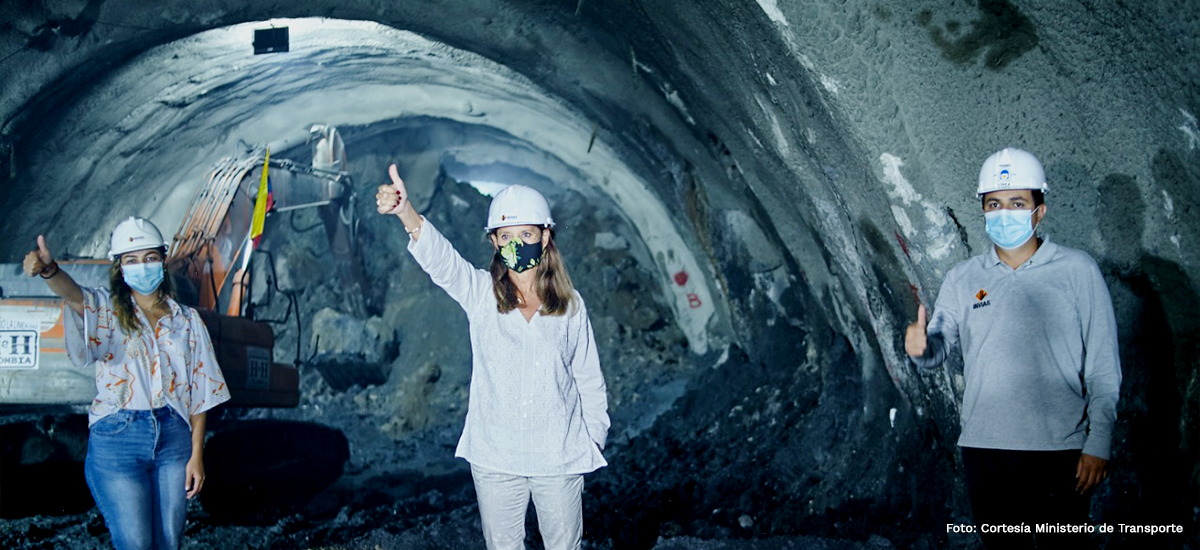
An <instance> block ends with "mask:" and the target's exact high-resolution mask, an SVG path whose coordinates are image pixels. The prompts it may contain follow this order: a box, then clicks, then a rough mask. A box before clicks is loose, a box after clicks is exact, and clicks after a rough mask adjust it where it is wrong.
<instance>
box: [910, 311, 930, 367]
mask: <svg viewBox="0 0 1200 550" xmlns="http://www.w3.org/2000/svg"><path fill="white" fill-rule="evenodd" d="M928 342H929V341H928V338H927V335H926V319H925V306H924V305H921V306H920V307H918V308H917V322H915V323H913V324H911V325H908V330H907V331H906V332H905V333H904V351H905V352H906V353H908V355H909V356H911V357H920V356H922V355H925V348H926V347H927V345H928Z"/></svg>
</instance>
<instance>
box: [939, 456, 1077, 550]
mask: <svg viewBox="0 0 1200 550" xmlns="http://www.w3.org/2000/svg"><path fill="white" fill-rule="evenodd" d="M961 449H962V457H963V468H964V469H965V470H966V475H967V492H968V493H969V494H970V497H971V510H972V511H973V512H974V515H975V526H976V527H977V528H978V529H979V537H980V538H981V539H983V544H984V546H986V547H987V549H988V550H1000V549H1007V548H1020V549H1023V550H1027V549H1030V548H1038V549H1046V548H1071V549H1074V548H1090V547H1091V539H1092V536H1091V535H1090V534H1086V533H1085V534H1054V533H1037V530H1038V525H1039V524H1043V525H1044V524H1049V525H1055V526H1058V525H1085V524H1087V523H1088V508H1089V506H1090V503H1091V499H1092V497H1091V492H1090V491H1089V492H1088V493H1087V494H1083V495H1081V494H1079V493H1078V492H1076V491H1075V485H1076V483H1077V482H1078V480H1077V479H1075V468H1076V466H1077V465H1078V463H1079V454H1080V451H1078V450H1072V451H1009V450H1005V449H979V448H973V447H961ZM1001 526H1003V527H1001ZM1022 526H1024V527H1027V528H1028V530H1029V533H1020V532H1017V533H1011V532H1005V531H1004V527H1016V528H1018V529H1019V528H1021V527H1022Z"/></svg>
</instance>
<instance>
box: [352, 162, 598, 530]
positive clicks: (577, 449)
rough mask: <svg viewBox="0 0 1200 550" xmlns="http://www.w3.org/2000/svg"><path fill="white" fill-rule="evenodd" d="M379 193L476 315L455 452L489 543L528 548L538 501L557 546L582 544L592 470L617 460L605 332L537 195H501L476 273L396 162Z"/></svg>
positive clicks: (520, 191) (417, 248) (434, 274)
mask: <svg viewBox="0 0 1200 550" xmlns="http://www.w3.org/2000/svg"><path fill="white" fill-rule="evenodd" d="M390 174H391V177H392V182H393V183H392V185H391V186H387V185H384V186H381V187H380V188H379V192H378V193H377V194H376V196H375V197H376V202H377V208H378V210H379V212H380V213H381V214H395V215H396V216H398V217H399V218H400V221H401V222H402V223H403V224H404V229H405V231H407V232H408V234H409V238H410V240H409V242H408V250H409V252H410V253H412V255H413V257H414V258H416V260H417V263H419V264H420V265H421V268H422V269H424V270H425V271H426V272H427V273H429V276H430V278H432V279H433V282H434V283H435V284H437V285H438V286H440V287H442V288H443V289H444V290H445V291H446V292H447V293H448V294H449V295H450V297H451V298H454V300H455V301H457V302H458V303H459V305H461V306H462V308H463V309H464V310H465V311H466V312H467V319H468V321H469V322H470V333H471V334H470V337H471V355H472V366H471V393H470V397H469V403H468V406H467V420H466V425H465V426H464V427H463V433H462V437H461V438H460V439H459V441H458V449H457V450H456V451H455V456H458V457H461V458H464V459H466V460H467V462H469V463H470V464H471V476H472V478H473V479H474V481H475V493H476V497H477V498H478V500H479V515H480V518H481V520H482V523H483V537H484V540H485V541H487V547H488V549H489V550H515V549H523V548H525V511H526V509H527V508H528V507H529V500H530V497H532V498H533V504H534V508H536V509H537V516H538V527H539V528H540V530H541V533H542V540H543V541H544V542H545V546H546V548H547V550H578V549H579V548H580V545H581V541H582V534H583V507H582V500H581V498H582V494H583V474H585V473H588V472H592V471H595V470H596V469H597V468H601V467H603V466H605V465H607V462H605V461H604V455H603V454H602V453H601V451H602V450H603V449H604V442H605V440H606V439H607V437H608V428H609V419H608V400H607V398H606V396H605V385H604V375H603V374H602V373H601V372H600V358H599V354H598V353H597V352H596V339H595V336H594V335H593V334H592V324H591V321H590V320H589V319H588V315H587V309H586V308H585V307H584V303H583V298H582V297H580V296H579V293H578V292H575V289H574V287H573V286H572V284H571V278H570V277H569V276H568V275H567V270H566V266H565V265H563V262H562V256H561V255H560V254H559V252H558V248H557V247H556V246H555V243H554V238H553V237H554V232H553V229H552V228H553V227H554V220H553V219H552V218H551V217H550V207H549V205H548V204H547V203H546V199H545V198H544V197H543V196H542V195H541V194H540V193H538V192H537V191H535V190H533V189H531V188H529V187H524V186H520V185H512V186H509V187H507V188H505V189H503V190H501V191H500V192H499V193H497V194H496V196H495V197H494V198H493V199H492V205H491V207H490V208H489V210H488V222H487V226H486V228H485V229H486V230H487V231H488V233H489V238H490V239H491V241H492V245H493V246H495V248H496V254H495V256H493V258H492V265H491V268H490V269H489V270H486V271H485V270H482V269H475V268H474V267H473V266H471V264H469V263H468V262H467V261H466V260H464V259H463V258H462V256H460V255H459V254H458V253H457V252H456V251H455V250H454V247H453V246H451V245H450V242H449V241H447V240H446V238H445V237H443V236H442V234H441V233H439V232H438V230H437V229H436V228H435V227H433V224H432V223H430V222H429V221H428V220H426V219H425V218H424V217H422V216H420V215H418V214H417V213H416V212H415V211H414V209H413V208H412V205H411V204H410V203H409V201H408V193H407V191H406V190H405V188H404V182H403V181H401V180H400V176H399V174H397V172H396V167H395V165H393V166H392V167H391V169H390Z"/></svg>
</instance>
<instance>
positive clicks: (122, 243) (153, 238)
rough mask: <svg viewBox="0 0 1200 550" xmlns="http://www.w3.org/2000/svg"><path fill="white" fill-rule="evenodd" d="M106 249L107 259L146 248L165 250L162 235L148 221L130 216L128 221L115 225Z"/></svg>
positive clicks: (165, 244)
mask: <svg viewBox="0 0 1200 550" xmlns="http://www.w3.org/2000/svg"><path fill="white" fill-rule="evenodd" d="M110 245H111V246H110V248H109V249H108V257H109V259H116V257H117V256H120V255H121V254H124V253H126V252H133V251H134V250H146V249H147V248H166V247H167V243H166V241H164V240H163V237H162V233H161V232H159V230H158V228H157V227H154V224H153V223H150V220H147V219H145V218H137V217H133V216H130V217H129V219H127V220H125V221H123V222H121V223H119V224H117V227H116V228H114V229H113V232H112V240H111V243H110Z"/></svg>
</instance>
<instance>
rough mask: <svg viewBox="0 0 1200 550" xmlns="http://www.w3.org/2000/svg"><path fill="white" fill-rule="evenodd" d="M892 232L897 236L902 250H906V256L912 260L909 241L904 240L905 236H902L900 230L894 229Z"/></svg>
mask: <svg viewBox="0 0 1200 550" xmlns="http://www.w3.org/2000/svg"><path fill="white" fill-rule="evenodd" d="M892 234H893V235H895V236H896V242H898V243H900V250H903V251H904V256H905V257H906V258H908V259H910V260H911V259H912V256H911V255H909V253H908V243H907V242H905V241H904V237H901V236H900V232H898V231H892Z"/></svg>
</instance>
